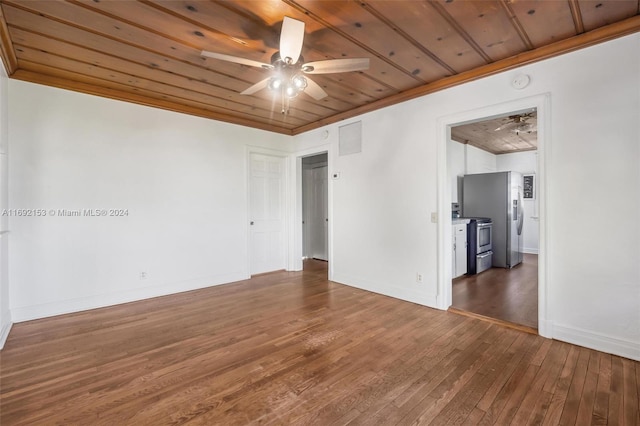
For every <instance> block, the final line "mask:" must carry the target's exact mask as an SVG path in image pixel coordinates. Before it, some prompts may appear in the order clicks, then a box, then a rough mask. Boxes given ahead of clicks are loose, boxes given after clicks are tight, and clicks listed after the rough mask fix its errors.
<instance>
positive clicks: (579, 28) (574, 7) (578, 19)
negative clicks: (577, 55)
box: [569, 0, 584, 34]
mask: <svg viewBox="0 0 640 426" xmlns="http://www.w3.org/2000/svg"><path fill="white" fill-rule="evenodd" d="M569 9H571V17H572V18H573V24H574V25H575V27H576V34H582V33H584V22H582V12H581V11H580V4H579V3H578V0H569Z"/></svg>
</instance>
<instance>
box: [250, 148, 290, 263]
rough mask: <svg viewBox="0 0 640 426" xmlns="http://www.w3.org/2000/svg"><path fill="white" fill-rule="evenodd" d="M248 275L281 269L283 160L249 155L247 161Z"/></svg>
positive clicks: (282, 246) (261, 155) (282, 261)
mask: <svg viewBox="0 0 640 426" xmlns="http://www.w3.org/2000/svg"><path fill="white" fill-rule="evenodd" d="M249 163H250V164H249V180H250V186H249V221H250V222H249V225H250V226H249V232H250V250H251V253H250V256H251V257H250V259H251V260H250V262H251V265H250V269H251V274H252V275H253V274H260V273H263V272H269V271H276V270H279V269H284V268H285V232H284V231H285V220H284V176H285V175H284V173H285V161H284V158H283V157H278V156H274V155H265V154H257V153H251V154H250V159H249Z"/></svg>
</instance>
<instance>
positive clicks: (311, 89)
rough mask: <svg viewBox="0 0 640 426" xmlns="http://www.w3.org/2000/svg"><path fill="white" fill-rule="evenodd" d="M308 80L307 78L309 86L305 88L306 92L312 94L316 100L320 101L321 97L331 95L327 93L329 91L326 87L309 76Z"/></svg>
mask: <svg viewBox="0 0 640 426" xmlns="http://www.w3.org/2000/svg"><path fill="white" fill-rule="evenodd" d="M306 80H307V87H306V88H305V89H304V93H306V94H307V95H309V96H311V97H312V98H313V99H315V100H316V101H319V100H320V99H322V98H326V97H327V96H329V95H327V92H325V91H324V89H323V88H322V87H320V85H319V84H318V83H316V82H315V81H313V80H311V79H310V78H309V77H307V78H306Z"/></svg>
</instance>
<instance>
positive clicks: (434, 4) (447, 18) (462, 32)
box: [427, 0, 493, 64]
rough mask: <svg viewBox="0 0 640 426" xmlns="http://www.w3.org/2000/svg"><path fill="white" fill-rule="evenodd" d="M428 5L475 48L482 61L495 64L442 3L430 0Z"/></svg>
mask: <svg viewBox="0 0 640 426" xmlns="http://www.w3.org/2000/svg"><path fill="white" fill-rule="evenodd" d="M427 3H428V4H430V5H431V6H432V7H433V8H434V9H435V10H436V12H438V13H439V14H440V16H442V17H443V18H444V20H445V21H447V23H448V24H449V25H451V27H452V28H453V29H454V30H455V31H456V32H457V33H458V34H459V35H460V37H462V38H463V39H464V41H466V42H467V43H468V44H469V46H471V48H473V50H475V51H476V53H477V54H478V55H480V57H481V58H482V59H484V61H485V62H486V63H487V64H490V63H491V62H493V59H491V57H489V55H487V54H486V52H485V51H484V50H482V48H481V47H480V46H479V45H478V43H476V42H475V40H474V39H473V37H471V36H470V35H469V33H467V32H466V31H465V29H464V28H462V27H461V26H460V24H458V21H456V20H455V19H454V18H453V16H451V15H450V14H449V12H447V11H446V10H445V8H444V7H443V6H442V5H441V4H440V3H438V2H437V1H434V0H429V1H428V2H427Z"/></svg>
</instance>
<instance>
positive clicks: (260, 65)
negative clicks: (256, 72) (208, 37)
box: [200, 50, 273, 70]
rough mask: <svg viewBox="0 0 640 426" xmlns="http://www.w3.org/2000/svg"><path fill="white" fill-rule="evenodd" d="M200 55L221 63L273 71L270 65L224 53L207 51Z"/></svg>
mask: <svg viewBox="0 0 640 426" xmlns="http://www.w3.org/2000/svg"><path fill="white" fill-rule="evenodd" d="M200 54H201V55H202V56H206V57H207V58H213V59H220V60H221V61H227V62H234V63H236V64H242V65H248V66H250V67H258V68H264V69H267V70H270V69H273V65H270V64H265V63H263V62H258V61H252V60H251V59H246V58H239V57H237V56H231V55H225V54H224V53H216V52H207V51H206V50H203V51H202V53H200Z"/></svg>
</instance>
